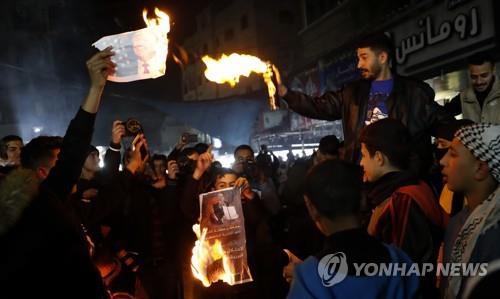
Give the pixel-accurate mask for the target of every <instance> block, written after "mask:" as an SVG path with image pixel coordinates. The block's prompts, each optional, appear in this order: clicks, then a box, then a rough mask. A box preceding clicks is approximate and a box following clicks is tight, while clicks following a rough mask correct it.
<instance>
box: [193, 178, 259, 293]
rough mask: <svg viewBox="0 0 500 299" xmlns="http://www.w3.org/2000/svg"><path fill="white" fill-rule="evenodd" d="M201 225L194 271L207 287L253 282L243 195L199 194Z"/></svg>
mask: <svg viewBox="0 0 500 299" xmlns="http://www.w3.org/2000/svg"><path fill="white" fill-rule="evenodd" d="M200 207H201V208H200V224H196V225H194V226H193V231H194V232H195V233H196V236H197V237H198V240H197V241H196V243H195V246H194V248H193V256H192V257H191V270H192V272H193V275H194V276H195V277H196V278H197V279H198V280H200V281H201V282H202V283H203V285H204V286H205V287H209V286H210V285H211V284H212V283H214V282H216V281H219V280H222V281H224V282H225V283H227V284H229V285H235V284H242V283H246V282H250V281H252V275H251V274H250V269H249V267H248V264H247V251H246V238H245V221H244V218H243V210H242V207H241V194H240V191H239V190H236V189H234V188H230V189H224V190H219V191H214V192H209V193H205V194H201V195H200Z"/></svg>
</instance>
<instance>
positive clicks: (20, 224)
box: [0, 49, 115, 298]
mask: <svg viewBox="0 0 500 299" xmlns="http://www.w3.org/2000/svg"><path fill="white" fill-rule="evenodd" d="M112 55H113V52H112V51H111V49H106V50H104V51H102V52H100V53H97V54H96V55H94V56H93V57H92V58H91V59H90V60H88V61H87V68H88V71H89V75H90V79H91V87H90V90H89V93H88V96H87V98H86V99H85V100H84V101H83V104H82V106H81V108H80V109H79V110H78V113H77V114H76V116H75V118H74V119H73V120H72V121H71V123H70V125H69V127H68V130H67V132H66V135H65V136H64V139H63V141H62V145H61V146H60V147H58V145H57V144H56V143H57V142H55V141H56V140H54V139H53V137H39V138H35V139H34V140H32V141H31V142H30V143H28V144H27V145H26V147H25V148H23V150H22V153H21V165H22V168H21V169H19V170H16V171H14V172H13V173H11V174H9V176H7V177H6V178H5V180H4V181H3V182H2V184H1V185H0V269H1V271H0V289H1V290H2V298H41V297H44V298H45V297H47V298H106V297H107V294H106V292H105V290H104V287H103V284H102V280H101V277H100V275H99V272H98V271H97V269H96V268H95V267H94V265H93V264H92V261H91V259H90V256H89V251H88V248H87V242H86V237H85V233H84V232H83V230H82V228H81V225H80V222H79V221H78V218H77V217H76V215H75V213H74V211H73V209H72V208H71V206H70V205H69V203H68V197H69V195H70V193H71V190H72V189H73V187H74V186H75V184H76V182H77V181H78V178H79V177H80V172H81V170H82V166H83V163H84V162H85V159H86V151H87V149H88V147H89V145H90V140H91V138H92V132H93V127H94V121H95V115H96V113H97V111H98V109H99V104H100V99H101V95H102V91H103V88H104V86H105V84H106V79H107V76H108V75H109V74H110V73H112V72H114V68H115V65H114V64H113V63H112V62H111V59H110V58H111V56H112Z"/></svg>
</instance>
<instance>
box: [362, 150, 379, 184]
mask: <svg viewBox="0 0 500 299" xmlns="http://www.w3.org/2000/svg"><path fill="white" fill-rule="evenodd" d="M360 165H361V167H363V180H364V181H365V182H375V181H376V180H377V179H378V177H379V175H378V173H379V168H378V164H377V161H376V159H375V155H373V156H371V155H370V152H369V151H368V149H367V148H366V145H365V144H364V143H361V161H360Z"/></svg>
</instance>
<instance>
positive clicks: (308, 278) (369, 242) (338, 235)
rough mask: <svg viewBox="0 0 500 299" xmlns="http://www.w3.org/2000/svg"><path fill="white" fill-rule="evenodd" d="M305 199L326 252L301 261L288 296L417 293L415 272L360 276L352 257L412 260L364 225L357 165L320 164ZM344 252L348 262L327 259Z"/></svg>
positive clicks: (410, 295) (358, 260) (308, 180)
mask: <svg viewBox="0 0 500 299" xmlns="http://www.w3.org/2000/svg"><path fill="white" fill-rule="evenodd" d="M304 199H305V202H306V205H307V209H308V211H309V214H310V216H311V218H312V220H313V221H314V223H315V224H316V226H317V227H318V229H319V230H320V231H321V232H322V233H323V234H324V235H325V236H326V242H325V247H324V249H323V250H322V251H321V252H319V253H317V254H316V255H315V256H311V257H309V258H307V259H306V260H305V261H304V262H303V263H302V264H299V265H297V266H296V268H295V274H294V278H293V281H292V285H291V288H290V292H289V294H288V298H289V299H295V298H297V299H299V298H300V299H302V298H321V299H323V298H413V297H414V295H415V294H416V292H417V289H418V284H419V282H418V278H417V277H416V276H415V275H414V276H409V277H402V276H390V275H389V276H383V275H382V276H378V275H375V276H366V275H363V274H362V276H356V271H355V267H354V265H353V263H376V264H381V263H391V262H392V263H400V264H409V263H411V260H410V259H409V257H408V256H407V255H406V254H405V253H404V252H402V251H401V250H399V249H397V248H396V247H394V246H392V245H386V244H383V243H382V242H381V241H379V240H377V239H376V238H374V237H373V236H370V235H369V234H368V233H367V232H366V230H365V229H363V228H362V225H361V221H360V211H361V206H362V204H361V202H362V181H361V171H360V169H359V167H358V166H355V165H353V164H349V163H347V162H344V161H335V160H330V161H325V162H323V163H321V164H319V165H317V166H315V167H314V168H313V169H312V170H311V172H310V173H309V174H308V176H307V178H306V185H305V195H304ZM339 254H340V256H341V257H340V264H342V263H345V265H346V266H347V268H343V267H342V266H339V267H333V266H331V265H330V267H328V266H326V267H323V266H324V265H325V263H324V261H326V260H327V259H329V257H331V256H332V255H335V256H337V257H339ZM330 259H331V260H332V258H330ZM322 265H323V266H322ZM321 269H323V270H324V271H323V272H322V271H321ZM332 269H334V270H332ZM326 272H328V273H326ZM328 278H331V279H328ZM332 279H334V280H335V281H333V280H332Z"/></svg>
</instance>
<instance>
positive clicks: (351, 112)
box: [284, 75, 453, 162]
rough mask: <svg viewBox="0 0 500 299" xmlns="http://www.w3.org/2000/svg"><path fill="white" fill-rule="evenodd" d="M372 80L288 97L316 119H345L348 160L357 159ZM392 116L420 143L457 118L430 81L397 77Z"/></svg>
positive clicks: (297, 109) (390, 105)
mask: <svg viewBox="0 0 500 299" xmlns="http://www.w3.org/2000/svg"><path fill="white" fill-rule="evenodd" d="M370 87H371V81H368V80H359V81H355V82H353V83H351V84H349V85H347V86H346V87H344V88H343V89H341V90H339V91H335V92H333V91H329V92H326V93H325V94H323V95H322V96H319V97H310V96H308V95H305V94H303V93H299V92H295V91H291V90H289V91H288V92H287V94H286V95H285V97H284V99H285V101H286V102H287V103H288V105H289V107H290V109H292V110H293V111H295V112H297V113H299V114H301V115H303V116H306V117H309V118H315V119H323V120H338V119H341V120H342V126H343V130H344V140H345V146H346V149H345V155H344V160H348V161H353V162H355V161H357V160H358V158H359V153H360V144H359V141H358V136H359V133H360V130H361V129H362V128H363V127H364V125H365V119H366V113H367V106H368V105H367V104H368V96H369V93H370ZM387 106H388V109H389V117H390V118H395V119H399V120H400V121H401V122H402V123H403V124H404V125H406V127H407V128H408V129H409V131H410V134H411V136H412V137H413V139H414V140H415V142H416V144H419V143H421V142H422V140H425V143H426V144H430V135H432V134H433V130H434V129H435V128H436V127H438V126H440V125H443V124H446V123H449V122H450V121H451V120H453V117H452V116H451V115H449V114H448V113H447V112H446V111H445V110H444V109H443V107H441V106H440V105H439V104H438V103H436V102H435V101H434V90H433V89H432V88H431V87H430V86H429V85H428V84H426V83H423V82H422V81H417V80H414V79H410V78H407V77H402V76H398V75H396V76H394V87H393V90H392V93H391V94H390V96H389V98H388V100H387Z"/></svg>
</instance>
